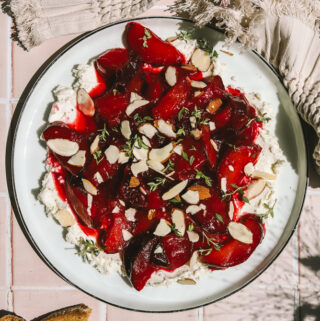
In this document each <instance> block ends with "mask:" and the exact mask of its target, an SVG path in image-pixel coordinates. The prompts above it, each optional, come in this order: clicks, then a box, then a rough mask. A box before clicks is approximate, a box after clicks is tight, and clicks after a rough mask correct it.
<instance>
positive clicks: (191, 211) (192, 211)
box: [186, 205, 202, 215]
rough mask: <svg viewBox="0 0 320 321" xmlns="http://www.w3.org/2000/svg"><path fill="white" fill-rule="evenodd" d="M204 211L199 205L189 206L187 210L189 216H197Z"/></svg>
mask: <svg viewBox="0 0 320 321" xmlns="http://www.w3.org/2000/svg"><path fill="white" fill-rule="evenodd" d="M201 210H202V208H201V207H200V206H198V205H189V206H188V207H187V209H186V213H187V214H191V215H194V214H197V213H198V212H200V211H201Z"/></svg>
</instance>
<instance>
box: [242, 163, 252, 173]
mask: <svg viewBox="0 0 320 321" xmlns="http://www.w3.org/2000/svg"><path fill="white" fill-rule="evenodd" d="M243 171H244V173H245V174H246V175H247V176H251V175H252V173H253V172H254V165H253V163H251V162H250V163H248V164H246V165H245V166H244V168H243Z"/></svg>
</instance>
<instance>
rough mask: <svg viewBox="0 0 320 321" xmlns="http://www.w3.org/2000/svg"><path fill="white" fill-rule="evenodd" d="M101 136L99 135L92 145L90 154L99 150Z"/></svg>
mask: <svg viewBox="0 0 320 321" xmlns="http://www.w3.org/2000/svg"><path fill="white" fill-rule="evenodd" d="M99 141H100V136H99V135H97V136H96V137H95V139H94V140H93V142H92V143H91V145H90V153H91V154H94V153H95V152H96V151H97V150H98V149H99Z"/></svg>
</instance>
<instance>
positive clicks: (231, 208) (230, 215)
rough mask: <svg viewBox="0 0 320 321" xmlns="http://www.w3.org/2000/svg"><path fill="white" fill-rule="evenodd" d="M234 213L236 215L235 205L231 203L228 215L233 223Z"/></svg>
mask: <svg viewBox="0 0 320 321" xmlns="http://www.w3.org/2000/svg"><path fill="white" fill-rule="evenodd" d="M233 213H234V205H233V202H232V201H231V202H230V203H229V211H228V215H229V218H230V220H231V221H232V220H233Z"/></svg>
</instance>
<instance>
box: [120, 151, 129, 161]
mask: <svg viewBox="0 0 320 321" xmlns="http://www.w3.org/2000/svg"><path fill="white" fill-rule="evenodd" d="M128 161H129V156H127V154H126V152H120V154H119V159H118V162H119V163H120V164H125V163H128Z"/></svg>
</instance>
